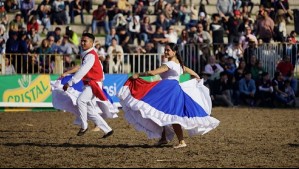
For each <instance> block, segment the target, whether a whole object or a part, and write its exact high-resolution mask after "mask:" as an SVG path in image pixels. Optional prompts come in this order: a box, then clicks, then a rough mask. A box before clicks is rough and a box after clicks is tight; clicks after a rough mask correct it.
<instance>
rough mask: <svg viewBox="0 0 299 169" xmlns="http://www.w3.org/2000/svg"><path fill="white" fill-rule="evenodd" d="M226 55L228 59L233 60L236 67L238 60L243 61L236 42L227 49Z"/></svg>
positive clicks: (240, 49) (240, 50)
mask: <svg viewBox="0 0 299 169" xmlns="http://www.w3.org/2000/svg"><path fill="white" fill-rule="evenodd" d="M226 53H227V56H228V57H232V58H234V60H235V64H236V66H239V62H240V60H241V59H243V54H244V51H243V48H242V46H241V43H239V41H238V40H234V43H232V44H231V45H229V46H228V47H227V50H226Z"/></svg>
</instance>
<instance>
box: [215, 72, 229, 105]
mask: <svg viewBox="0 0 299 169" xmlns="http://www.w3.org/2000/svg"><path fill="white" fill-rule="evenodd" d="M231 94H232V82H231V81H230V80H229V79H228V74H227V73H226V72H225V71H223V72H221V73H220V79H217V80H215V81H214V83H213V87H212V88H211V98H212V101H214V102H217V103H219V104H220V105H225V106H227V107H233V106H234V105H233V103H232V100H231Z"/></svg>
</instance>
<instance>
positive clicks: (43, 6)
mask: <svg viewBox="0 0 299 169" xmlns="http://www.w3.org/2000/svg"><path fill="white" fill-rule="evenodd" d="M36 12H37V15H38V19H39V20H40V21H41V22H42V25H43V26H44V27H43V31H42V32H43V33H45V34H46V33H47V32H48V31H49V30H51V20H50V16H51V12H52V0H43V1H42V2H41V3H40V4H39V5H38V7H37V11H36Z"/></svg>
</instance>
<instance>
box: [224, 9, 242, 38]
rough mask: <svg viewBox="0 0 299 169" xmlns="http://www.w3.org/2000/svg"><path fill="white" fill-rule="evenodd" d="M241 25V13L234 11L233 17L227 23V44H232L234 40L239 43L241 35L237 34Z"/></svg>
mask: <svg viewBox="0 0 299 169" xmlns="http://www.w3.org/2000/svg"><path fill="white" fill-rule="evenodd" d="M241 24H242V20H241V12H240V11H238V10H235V11H234V16H231V17H229V20H228V22H227V28H228V29H227V31H228V42H229V43H233V42H234V40H237V41H239V39H240V37H241V33H240V32H239V28H240V26H241Z"/></svg>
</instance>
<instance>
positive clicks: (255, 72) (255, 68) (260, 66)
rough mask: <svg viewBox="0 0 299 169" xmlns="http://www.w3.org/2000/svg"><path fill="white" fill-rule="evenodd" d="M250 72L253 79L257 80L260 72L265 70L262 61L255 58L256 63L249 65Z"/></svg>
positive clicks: (260, 76) (259, 77) (260, 75)
mask: <svg viewBox="0 0 299 169" xmlns="http://www.w3.org/2000/svg"><path fill="white" fill-rule="evenodd" d="M250 72H251V75H252V79H253V80H255V81H258V80H259V79H261V78H262V74H263V73H264V72H266V70H265V68H264V65H263V62H262V61H260V60H257V62H256V64H255V65H253V66H252V67H251V69H250Z"/></svg>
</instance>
